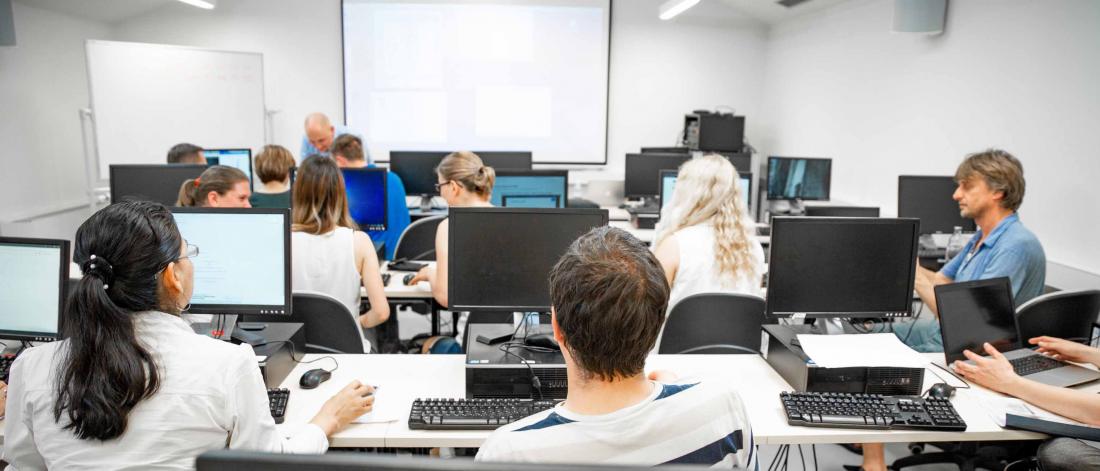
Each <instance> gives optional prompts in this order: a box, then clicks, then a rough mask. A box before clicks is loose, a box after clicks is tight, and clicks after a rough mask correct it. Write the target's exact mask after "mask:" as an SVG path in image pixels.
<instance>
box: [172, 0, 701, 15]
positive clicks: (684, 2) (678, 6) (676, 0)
mask: <svg viewBox="0 0 1100 471" xmlns="http://www.w3.org/2000/svg"><path fill="white" fill-rule="evenodd" d="M180 1H183V0H180ZM698 3H699V0H668V1H667V2H665V3H663V4H661V8H660V14H659V15H657V17H658V18H660V19H662V20H671V19H672V18H674V17H675V16H676V15H679V14H680V13H683V12H685V11H687V9H688V8H691V7H693V6H695V5H696V4H698Z"/></svg>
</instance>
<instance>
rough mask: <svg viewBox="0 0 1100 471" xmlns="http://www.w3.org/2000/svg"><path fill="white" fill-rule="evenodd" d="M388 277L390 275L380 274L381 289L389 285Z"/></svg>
mask: <svg viewBox="0 0 1100 471" xmlns="http://www.w3.org/2000/svg"><path fill="white" fill-rule="evenodd" d="M390 276H391V275H390V274H389V273H383V274H382V286H383V287H385V286H389V285H390Z"/></svg>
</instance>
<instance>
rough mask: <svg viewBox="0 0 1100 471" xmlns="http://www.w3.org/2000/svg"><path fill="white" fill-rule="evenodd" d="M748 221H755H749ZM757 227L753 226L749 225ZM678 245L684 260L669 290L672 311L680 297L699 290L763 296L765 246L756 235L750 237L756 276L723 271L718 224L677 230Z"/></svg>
mask: <svg viewBox="0 0 1100 471" xmlns="http://www.w3.org/2000/svg"><path fill="white" fill-rule="evenodd" d="M745 224H752V222H751V221H745ZM749 227H753V226H751V225H750V226H749ZM674 235H675V237H676V245H677V246H678V247H679V248H680V263H679V264H678V267H677V268H676V277H675V278H674V279H673V281H672V290H671V292H670V293H669V300H668V312H672V308H673V307H674V306H676V304H677V303H679V302H680V300H682V299H684V298H686V297H688V296H691V295H693V294H699V293H732V294H751V295H753V296H760V295H761V294H762V290H761V288H760V284H761V281H762V280H763V276H764V248H763V247H762V246H761V245H760V242H759V241H757V240H756V239H755V238H754V239H752V240H749V257H750V259H751V260H752V266H753V269H754V270H753V271H755V272H756V276H749V275H748V274H747V273H738V274H737V275H736V276H734V275H730V274H728V273H722V271H721V269H719V268H718V255H717V253H716V252H715V240H714V239H715V233H714V226H712V225H710V224H699V225H695V226H689V227H685V228H683V229H680V230H678V231H676V233H675V234H674Z"/></svg>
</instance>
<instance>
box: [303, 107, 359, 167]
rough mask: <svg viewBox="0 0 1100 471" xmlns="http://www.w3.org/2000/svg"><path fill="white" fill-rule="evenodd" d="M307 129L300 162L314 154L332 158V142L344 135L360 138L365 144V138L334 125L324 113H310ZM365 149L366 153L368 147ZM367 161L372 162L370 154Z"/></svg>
mask: <svg viewBox="0 0 1100 471" xmlns="http://www.w3.org/2000/svg"><path fill="white" fill-rule="evenodd" d="M305 127H306V135H305V136H302V152H301V153H300V154H298V159H300V160H304V159H305V158H306V157H309V156H311V155H314V154H317V155H323V156H325V157H331V155H332V142H333V141H335V140H336V138H338V137H340V136H343V135H344V134H351V135H353V136H355V137H358V138H359V140H360V141H361V142H365V141H363V136H360V135H359V134H357V133H354V132H351V130H350V129H348V128H346V127H344V126H342V125H339V124H337V125H333V124H332V121H330V120H329V119H328V116H325V114H324V113H310V114H309V116H306V125H305ZM363 149H364V150H363V151H364V152H366V145H364V146H363ZM366 161H367V162H370V161H371V159H370V155H369V154H368V155H367V157H366Z"/></svg>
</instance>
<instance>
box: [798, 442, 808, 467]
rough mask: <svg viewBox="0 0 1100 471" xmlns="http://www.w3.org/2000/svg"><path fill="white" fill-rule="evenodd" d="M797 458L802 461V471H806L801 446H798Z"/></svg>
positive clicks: (804, 457)
mask: <svg viewBox="0 0 1100 471" xmlns="http://www.w3.org/2000/svg"><path fill="white" fill-rule="evenodd" d="M798 458H799V459H801V460H802V471H806V456H805V455H803V454H802V445H798Z"/></svg>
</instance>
